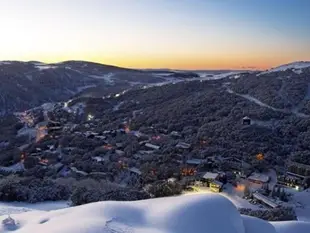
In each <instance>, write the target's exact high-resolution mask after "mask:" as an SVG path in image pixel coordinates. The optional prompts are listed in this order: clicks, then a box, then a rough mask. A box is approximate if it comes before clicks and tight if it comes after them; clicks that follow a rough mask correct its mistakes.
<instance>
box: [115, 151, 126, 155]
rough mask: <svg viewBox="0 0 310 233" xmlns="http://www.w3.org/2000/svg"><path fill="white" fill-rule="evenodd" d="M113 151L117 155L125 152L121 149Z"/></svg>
mask: <svg viewBox="0 0 310 233" xmlns="http://www.w3.org/2000/svg"><path fill="white" fill-rule="evenodd" d="M115 153H116V154H117V155H119V156H124V155H125V152H124V151H122V150H115Z"/></svg>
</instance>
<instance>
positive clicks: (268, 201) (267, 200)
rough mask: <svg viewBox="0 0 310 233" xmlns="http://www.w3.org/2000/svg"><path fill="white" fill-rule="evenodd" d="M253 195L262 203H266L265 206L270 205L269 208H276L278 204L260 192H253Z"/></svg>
mask: <svg viewBox="0 0 310 233" xmlns="http://www.w3.org/2000/svg"><path fill="white" fill-rule="evenodd" d="M253 197H254V198H255V199H257V200H259V201H261V202H263V203H264V204H266V205H267V206H269V207H271V208H277V207H279V204H277V203H275V202H274V201H272V200H271V199H270V198H268V197H266V196H264V195H262V194H260V193H253Z"/></svg>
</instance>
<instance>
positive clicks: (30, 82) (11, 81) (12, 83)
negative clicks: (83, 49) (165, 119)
mask: <svg viewBox="0 0 310 233" xmlns="http://www.w3.org/2000/svg"><path fill="white" fill-rule="evenodd" d="M161 81H163V79H161V78H160V77H155V76H153V75H151V74H148V73H146V72H142V71H138V70H132V69H125V68H120V67H115V66H107V65H102V64H97V63H92V62H84V61H67V62H62V63H55V64H45V63H40V62H35V61H34V62H17V61H4V62H0V82H1V86H0V114H5V113H10V112H14V111H21V110H26V109H29V108H31V107H35V106H38V105H40V104H43V103H45V102H55V101H62V100H66V99H68V98H69V97H71V96H73V95H76V94H77V93H80V92H82V91H84V90H87V89H88V90H89V89H91V88H97V91H101V92H102V93H103V94H104V93H105V92H108V91H110V90H114V88H115V89H116V90H119V89H122V88H128V87H130V86H133V85H137V84H141V83H142V84H143V83H156V82H161Z"/></svg>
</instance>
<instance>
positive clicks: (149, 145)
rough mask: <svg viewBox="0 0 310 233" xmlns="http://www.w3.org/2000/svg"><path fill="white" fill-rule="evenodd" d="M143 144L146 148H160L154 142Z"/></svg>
mask: <svg viewBox="0 0 310 233" xmlns="http://www.w3.org/2000/svg"><path fill="white" fill-rule="evenodd" d="M144 146H145V147H147V148H150V149H153V150H159V149H160V146H157V145H154V144H151V143H145V145H144Z"/></svg>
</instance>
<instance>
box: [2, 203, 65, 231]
mask: <svg viewBox="0 0 310 233" xmlns="http://www.w3.org/2000/svg"><path fill="white" fill-rule="evenodd" d="M67 207H69V205H68V203H67V202H66V201H54V202H53V201H48V202H40V203H35V204H29V203H24V202H10V203H7V202H0V216H3V215H4V216H5V215H11V214H18V213H24V212H29V211H38V210H40V211H51V210H58V209H64V208H67ZM1 220H2V218H1ZM0 232H1V231H0Z"/></svg>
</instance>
